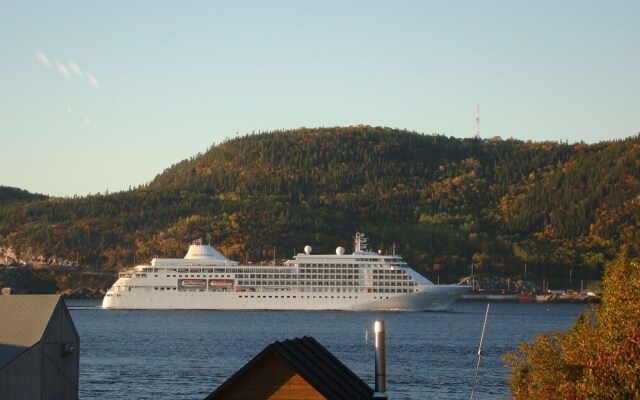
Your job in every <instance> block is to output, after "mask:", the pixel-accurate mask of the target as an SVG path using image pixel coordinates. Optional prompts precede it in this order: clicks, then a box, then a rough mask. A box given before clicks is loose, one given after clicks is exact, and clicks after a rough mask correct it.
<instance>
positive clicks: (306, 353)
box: [207, 336, 373, 400]
mask: <svg viewBox="0 0 640 400" xmlns="http://www.w3.org/2000/svg"><path fill="white" fill-rule="evenodd" d="M268 353H272V354H275V355H278V356H279V357H281V358H282V359H283V360H284V361H286V362H287V364H289V365H290V366H291V367H292V368H293V369H294V370H295V371H296V372H297V373H298V374H299V375H300V376H301V377H302V378H304V379H305V380H306V381H307V382H308V383H309V384H310V385H311V386H313V387H314V388H315V389H316V390H317V391H318V392H320V393H321V394H322V395H323V396H325V397H326V398H328V399H345V400H358V399H363V400H364V399H367V400H370V399H371V398H372V396H373V389H372V388H371V387H370V386H369V385H367V384H366V383H364V381H362V379H360V378H359V377H358V376H357V375H356V374H354V373H353V371H351V370H350V369H349V368H348V367H347V366H345V365H344V364H343V363H342V362H341V361H340V360H338V359H337V358H336V357H335V356H334V355H333V354H331V352H329V351H328V350H327V349H326V348H324V346H322V345H321V344H320V343H318V341H317V340H315V339H314V338H312V337H309V336H305V337H303V338H295V339H289V340H284V341H282V342H274V343H271V344H270V345H269V346H267V347H266V348H265V349H264V350H262V351H261V352H260V354H258V355H257V356H255V357H254V358H253V359H252V360H251V361H249V362H248V363H247V364H246V365H245V366H244V367H242V368H241V369H240V370H239V371H238V372H236V373H235V374H234V375H233V376H232V377H230V378H229V379H227V381H226V382H224V383H223V384H222V385H220V386H219V387H218V388H217V389H216V390H215V391H214V392H213V393H211V394H210V395H209V396H208V397H207V399H215V398H217V396H218V395H219V394H221V393H222V391H224V389H225V388H227V387H229V386H230V385H232V384H233V382H234V381H235V380H236V379H238V378H239V377H240V376H242V375H243V374H244V373H245V372H246V371H247V370H249V369H250V368H252V367H253V365H255V364H256V363H257V362H258V361H259V360H260V359H261V358H263V357H264V356H265V355H266V354H268Z"/></svg>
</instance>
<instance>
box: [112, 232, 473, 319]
mask: <svg viewBox="0 0 640 400" xmlns="http://www.w3.org/2000/svg"><path fill="white" fill-rule="evenodd" d="M304 250H305V252H304V253H300V254H298V255H296V256H294V258H293V260H288V261H287V262H285V263H284V265H282V266H268V267H263V266H253V265H239V264H238V263H237V262H235V261H231V260H228V259H227V258H225V257H224V256H223V255H222V254H220V253H219V252H218V251H216V250H215V249H214V248H212V247H211V246H209V245H204V244H202V241H197V242H195V243H194V244H192V245H191V246H190V247H189V251H188V253H187V255H186V256H185V257H184V258H154V259H153V260H152V261H151V265H139V266H136V267H135V268H134V270H132V271H125V272H121V273H120V274H119V279H118V280H117V281H116V283H114V284H113V286H112V287H111V288H110V289H109V290H108V292H107V294H106V295H105V297H104V300H103V301H102V308H108V309H209V310H430V311H441V310H446V309H447V308H448V307H449V306H450V305H451V303H453V302H454V301H455V300H456V299H457V298H458V297H459V296H461V295H462V294H464V293H466V292H467V291H469V290H470V289H471V287H470V286H463V285H455V284H454V285H434V284H433V283H432V282H431V281H429V280H428V279H426V278H425V277H423V276H422V275H420V274H418V273H417V272H415V271H414V270H413V269H411V268H410V267H409V266H408V265H407V264H406V263H405V262H404V261H403V260H402V258H401V257H400V256H397V255H382V254H380V253H376V252H372V251H370V250H369V249H368V244H367V238H366V237H365V235H364V234H361V233H356V237H355V251H354V252H353V254H345V251H344V248H342V247H338V248H337V249H336V254H335V255H333V254H328V255H316V254H311V247H309V246H306V247H305V249H304Z"/></svg>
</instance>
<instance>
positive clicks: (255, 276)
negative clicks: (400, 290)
mask: <svg viewBox="0 0 640 400" xmlns="http://www.w3.org/2000/svg"><path fill="white" fill-rule="evenodd" d="M134 276H135V277H136V278H146V277H147V274H143V273H137V274H135V275H134ZM154 277H156V278H158V275H154ZM167 277H169V278H171V277H173V278H225V277H226V278H231V275H226V276H225V275H167ZM371 277H372V278H373V279H374V280H385V281H390V282H393V280H396V281H398V280H400V281H408V280H411V278H410V277H409V276H407V275H399V276H394V277H386V276H384V275H372V276H371ZM163 278H164V277H163ZM237 278H238V279H243V278H244V279H268V278H269V275H267V274H238V276H237ZM360 278H361V277H359V276H357V275H340V274H339V275H321V274H314V275H311V274H307V275H305V274H300V275H298V276H291V275H284V274H276V275H273V279H287V280H289V279H300V280H304V279H356V280H357V279H360Z"/></svg>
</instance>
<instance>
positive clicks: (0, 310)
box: [0, 294, 60, 368]
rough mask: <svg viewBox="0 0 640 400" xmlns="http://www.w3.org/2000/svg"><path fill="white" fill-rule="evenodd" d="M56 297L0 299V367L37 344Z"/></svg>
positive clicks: (39, 296) (42, 295) (46, 295)
mask: <svg viewBox="0 0 640 400" xmlns="http://www.w3.org/2000/svg"><path fill="white" fill-rule="evenodd" d="M59 301H60V295H57V294H39V295H38V294H36V295H8V296H6V295H4V296H0V368H2V367H3V366H4V365H5V364H6V363H8V362H9V361H11V360H13V359H14V358H15V357H17V356H18V355H19V354H20V353H22V352H23V351H25V350H27V349H29V348H30V347H32V346H33V345H34V344H36V343H38V342H39V341H40V340H41V339H42V336H43V334H44V332H45V330H46V328H47V325H48V324H49V320H50V319H51V315H52V314H53V311H54V310H55V308H56V306H57V304H58V302H59Z"/></svg>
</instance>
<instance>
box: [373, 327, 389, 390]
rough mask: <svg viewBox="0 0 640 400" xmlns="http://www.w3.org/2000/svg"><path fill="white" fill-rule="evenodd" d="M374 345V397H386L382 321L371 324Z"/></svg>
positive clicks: (385, 367)
mask: <svg viewBox="0 0 640 400" xmlns="http://www.w3.org/2000/svg"><path fill="white" fill-rule="evenodd" d="M373 331H374V333H375V347H376V387H375V390H374V392H373V398H374V399H386V398H387V393H386V392H387V366H386V354H385V353H386V349H385V347H386V345H385V337H384V322H382V321H375V322H374V325H373Z"/></svg>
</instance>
